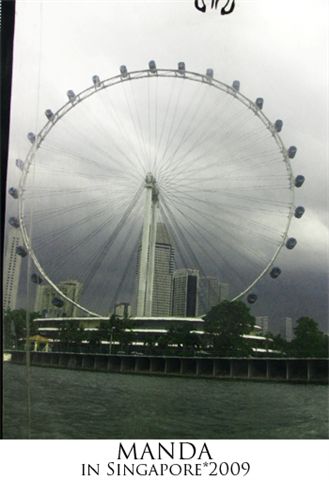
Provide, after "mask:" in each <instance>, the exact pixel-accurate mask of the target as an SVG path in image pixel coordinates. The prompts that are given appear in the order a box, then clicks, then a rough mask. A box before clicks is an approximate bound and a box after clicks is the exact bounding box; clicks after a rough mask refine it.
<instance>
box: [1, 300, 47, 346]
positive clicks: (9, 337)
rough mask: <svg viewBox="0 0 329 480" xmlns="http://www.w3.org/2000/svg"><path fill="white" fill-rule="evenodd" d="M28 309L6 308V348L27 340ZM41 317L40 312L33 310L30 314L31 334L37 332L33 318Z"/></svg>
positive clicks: (4, 321)
mask: <svg viewBox="0 0 329 480" xmlns="http://www.w3.org/2000/svg"><path fill="white" fill-rule="evenodd" d="M26 314H27V313H26V310H24V309H23V308H20V309H17V310H10V309H8V310H6V311H5V312H4V318H3V323H4V329H3V333H4V345H5V348H13V347H14V348H15V347H17V346H18V345H19V344H22V343H25V342H26ZM38 317H40V314H39V313H38V312H31V313H30V316H29V327H30V336H32V335H35V334H36V333H37V327H36V326H35V323H34V322H33V320H34V319H35V318H38Z"/></svg>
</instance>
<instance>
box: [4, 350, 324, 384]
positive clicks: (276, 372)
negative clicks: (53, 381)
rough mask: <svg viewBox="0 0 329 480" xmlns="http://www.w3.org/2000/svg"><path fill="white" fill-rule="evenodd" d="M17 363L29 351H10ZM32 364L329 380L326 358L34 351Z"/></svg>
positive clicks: (198, 375) (204, 375)
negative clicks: (171, 355)
mask: <svg viewBox="0 0 329 480" xmlns="http://www.w3.org/2000/svg"><path fill="white" fill-rule="evenodd" d="M9 353H10V354H11V361H12V362H13V363H18V364H25V362H26V352H23V351H10V352H9ZM30 358H31V365H33V366H42V367H55V368H68V369H76V370H89V371H90V370H92V371H100V372H111V373H136V374H152V375H166V376H184V377H195V378H216V379H231V380H233V379H237V380H238V379H239V380H260V381H283V382H303V383H321V384H328V359H325V358H305V359H304V358H219V357H211V358H209V357H207V358H196V357H160V356H146V355H145V356H133V355H102V354H86V353H81V354H79V353H59V352H31V357H30Z"/></svg>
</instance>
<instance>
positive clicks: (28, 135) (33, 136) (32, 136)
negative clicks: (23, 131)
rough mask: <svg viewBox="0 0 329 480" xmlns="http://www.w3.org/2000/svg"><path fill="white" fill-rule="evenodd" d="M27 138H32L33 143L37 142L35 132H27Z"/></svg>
mask: <svg viewBox="0 0 329 480" xmlns="http://www.w3.org/2000/svg"><path fill="white" fill-rule="evenodd" d="M27 138H28V139H29V140H30V142H31V143H34V142H35V139H36V137H35V135H34V133H33V132H29V133H28V134H27Z"/></svg>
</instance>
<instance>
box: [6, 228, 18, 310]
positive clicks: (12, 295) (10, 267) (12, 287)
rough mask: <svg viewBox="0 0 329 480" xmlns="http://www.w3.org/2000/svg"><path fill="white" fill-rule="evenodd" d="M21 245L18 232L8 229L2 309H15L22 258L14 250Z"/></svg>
mask: <svg viewBox="0 0 329 480" xmlns="http://www.w3.org/2000/svg"><path fill="white" fill-rule="evenodd" d="M21 244H22V237H21V233H20V230H18V229H10V230H9V233H8V238H7V244H6V249H5V256H4V257H5V258H4V270H3V308H4V310H7V309H8V308H10V309H11V310H15V309H16V304H17V295H18V286H19V278H20V273H21V263H22V257H21V256H20V255H17V253H16V248H17V247H18V246H19V245H21Z"/></svg>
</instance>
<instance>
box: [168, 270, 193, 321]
mask: <svg viewBox="0 0 329 480" xmlns="http://www.w3.org/2000/svg"><path fill="white" fill-rule="evenodd" d="M198 290H199V270H196V269H192V268H181V269H179V270H176V271H175V272H174V279H173V300H172V314H173V316H177V317H196V316H197V314H198Z"/></svg>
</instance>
